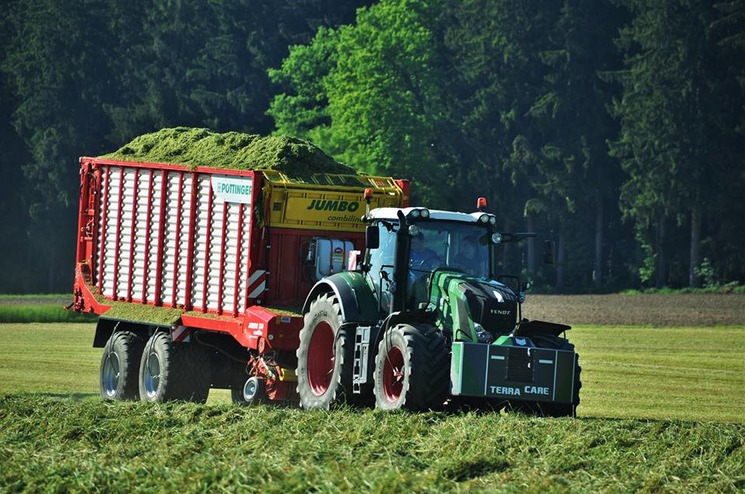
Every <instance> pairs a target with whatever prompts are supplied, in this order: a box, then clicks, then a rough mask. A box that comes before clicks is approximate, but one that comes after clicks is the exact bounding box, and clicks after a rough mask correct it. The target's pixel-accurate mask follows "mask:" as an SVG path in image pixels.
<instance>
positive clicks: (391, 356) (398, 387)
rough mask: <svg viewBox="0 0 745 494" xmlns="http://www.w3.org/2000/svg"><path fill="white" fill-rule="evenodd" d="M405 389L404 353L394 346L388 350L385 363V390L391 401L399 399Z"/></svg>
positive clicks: (387, 397)
mask: <svg viewBox="0 0 745 494" xmlns="http://www.w3.org/2000/svg"><path fill="white" fill-rule="evenodd" d="M403 389H404V355H403V353H401V350H399V349H398V348H396V347H394V348H391V349H390V350H388V355H387V356H386V358H385V365H383V392H384V393H385V397H386V399H387V400H388V401H390V402H391V403H393V402H395V401H397V400H398V399H399V397H400V396H401V392H402V391H403Z"/></svg>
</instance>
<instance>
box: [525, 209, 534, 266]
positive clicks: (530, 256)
mask: <svg viewBox="0 0 745 494" xmlns="http://www.w3.org/2000/svg"><path fill="white" fill-rule="evenodd" d="M527 221H528V231H529V232H534V231H535V215H534V214H533V213H528V214H527ZM535 264H536V262H535V239H534V238H529V239H528V273H530V274H535V272H536V265H535Z"/></svg>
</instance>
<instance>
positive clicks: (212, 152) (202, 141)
mask: <svg viewBox="0 0 745 494" xmlns="http://www.w3.org/2000/svg"><path fill="white" fill-rule="evenodd" d="M101 158H108V159H116V160H124V161H138V162H151V163H174V164H181V165H185V166H187V167H189V168H190V169H194V168H196V167H198V166H204V167H211V168H222V169H233V170H273V171H279V172H282V173H284V174H285V175H287V176H288V177H290V178H294V179H303V178H307V177H308V176H309V175H311V174H313V173H339V174H356V173H357V172H356V170H355V169H354V168H352V167H350V166H347V165H345V164H343V163H339V162H338V161H336V160H335V159H334V158H332V157H331V156H329V155H327V154H326V153H324V152H323V151H322V150H321V149H320V148H319V147H317V146H316V145H314V144H313V143H311V142H309V141H306V140H303V139H299V138H297V137H290V136H260V135H256V134H244V133H240V132H225V133H218V132H213V131H210V130H208V129H201V128H190V127H175V128H167V129H161V130H159V131H157V132H153V133H150V134H144V135H141V136H139V137H136V138H135V139H133V140H132V141H131V142H129V143H128V144H125V145H124V146H122V147H121V148H120V149H119V150H117V151H115V152H113V153H110V154H106V155H104V156H101Z"/></svg>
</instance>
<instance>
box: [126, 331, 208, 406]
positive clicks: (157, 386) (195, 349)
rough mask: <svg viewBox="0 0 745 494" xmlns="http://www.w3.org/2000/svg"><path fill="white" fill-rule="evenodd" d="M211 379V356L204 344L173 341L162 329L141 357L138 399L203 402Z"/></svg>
mask: <svg viewBox="0 0 745 494" xmlns="http://www.w3.org/2000/svg"><path fill="white" fill-rule="evenodd" d="M211 382H212V379H211V363H210V358H209V354H207V352H206V350H205V349H204V348H203V347H200V346H198V345H196V344H183V343H181V344H177V343H174V342H173V340H172V339H171V335H170V334H169V333H167V332H165V331H157V332H155V333H154V334H153V335H152V336H151V337H150V339H149V340H148V342H147V344H146V345H145V350H144V351H143V352H142V359H141V360H140V372H139V388H140V399H142V400H143V401H151V402H156V403H162V402H165V401H173V400H185V401H193V402H197V403H204V402H205V401H207V397H208V395H209V389H210V385H211Z"/></svg>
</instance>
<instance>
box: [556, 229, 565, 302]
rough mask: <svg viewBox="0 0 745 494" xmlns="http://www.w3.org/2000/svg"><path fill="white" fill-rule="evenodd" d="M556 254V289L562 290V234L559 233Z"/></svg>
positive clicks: (563, 253)
mask: <svg viewBox="0 0 745 494" xmlns="http://www.w3.org/2000/svg"><path fill="white" fill-rule="evenodd" d="M557 250H558V252H557V253H556V288H558V289H562V288H564V255H565V252H564V233H563V232H559V245H558V247H557Z"/></svg>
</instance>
